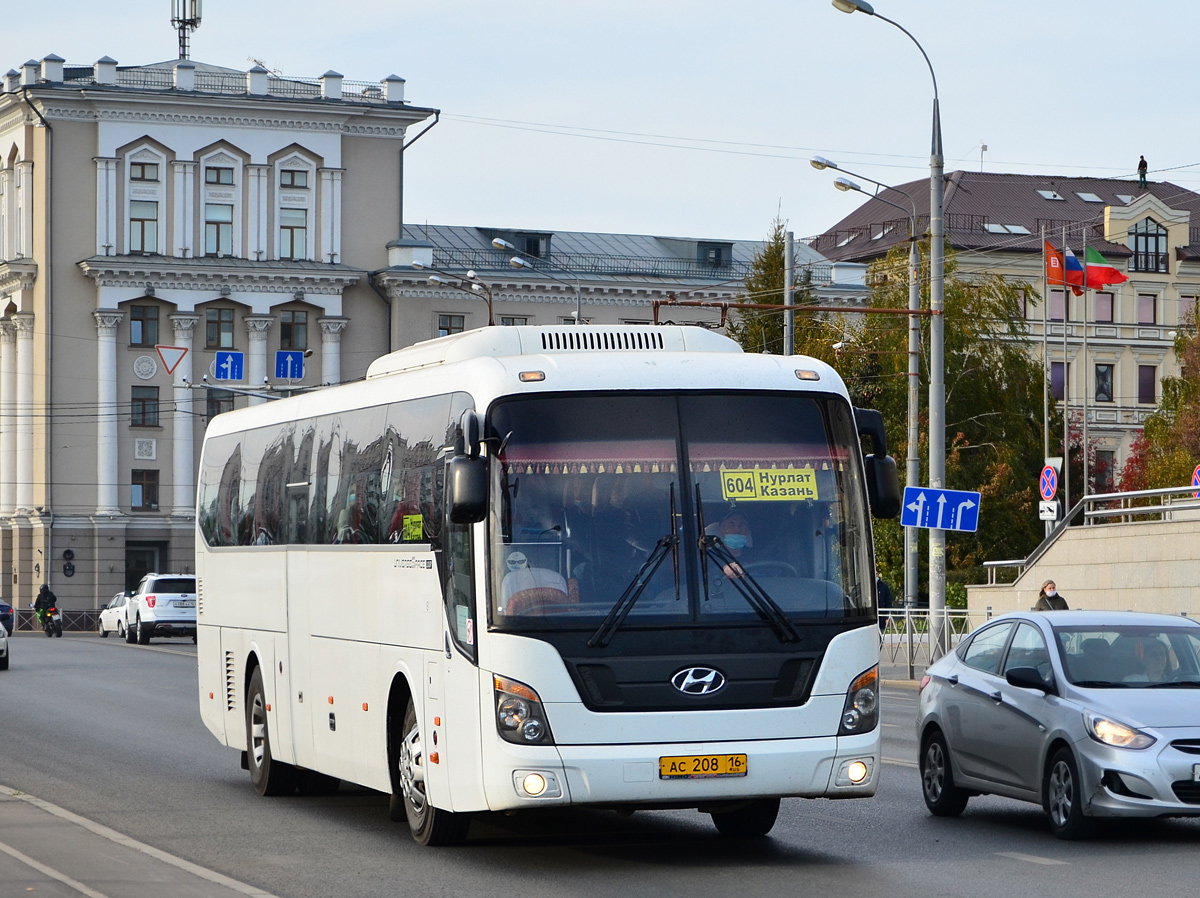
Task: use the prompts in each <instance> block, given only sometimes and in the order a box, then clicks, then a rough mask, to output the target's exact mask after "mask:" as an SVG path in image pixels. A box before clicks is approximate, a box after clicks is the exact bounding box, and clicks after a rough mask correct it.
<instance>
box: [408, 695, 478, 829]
mask: <svg viewBox="0 0 1200 898" xmlns="http://www.w3.org/2000/svg"><path fill="white" fill-rule="evenodd" d="M393 745H395V746H396V750H395V754H396V758H395V764H396V766H395V768H394V770H395V781H396V787H397V789H396V791H397V793H398V794H393V795H392V798H391V802H390V805H389V808H388V816H389V817H391V818H392V819H393V820H396V818H397V817H398V816H399V811H400V806H402V807H403V813H404V819H406V820H407V821H408V828H409V829H410V830H411V831H412V836H413V838H414V839H415V840H416V841H417V843H418V844H420V845H461V844H462V843H463V842H464V841H465V840H466V838H467V830H468V829H469V828H470V826H471V817H470V815H469V814H455V813H452V812H451V811H444V810H442V809H441V808H435V807H434V806H433V805H432V804H430V803H429V799H428V797H427V795H426V792H425V771H426V763H425V762H426V758H425V746H424V741H423V739H422V736H421V727H420V725H419V724H418V723H417V709H416V707H415V706H414V705H413V702H412V699H411V698H410V699H409V700H408V706H407V707H406V708H405V711H404V723H403V724H402V725H401V727H400V732H399V733H396V734H393Z"/></svg>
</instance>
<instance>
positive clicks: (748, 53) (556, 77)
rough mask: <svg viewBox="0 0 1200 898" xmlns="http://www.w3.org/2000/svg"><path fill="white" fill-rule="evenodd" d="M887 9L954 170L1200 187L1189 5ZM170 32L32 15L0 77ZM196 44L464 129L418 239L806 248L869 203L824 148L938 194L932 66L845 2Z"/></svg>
mask: <svg viewBox="0 0 1200 898" xmlns="http://www.w3.org/2000/svg"><path fill="white" fill-rule="evenodd" d="M874 7H875V10H876V12H877V13H878V14H879V15H882V16H887V17H888V18H890V19H892V20H894V21H895V22H897V23H899V24H900V25H902V26H903V27H904V28H905V29H907V30H908V31H909V32H911V34H912V35H913V36H914V37H915V38H916V39H917V40H918V41H920V43H921V46H922V47H923V48H924V50H925V52H926V53H927V54H928V56H929V59H930V61H931V62H932V64H933V67H934V71H935V72H936V75H937V83H938V91H939V96H940V105H941V114H942V131H943V143H944V151H945V158H946V170H947V171H953V170H955V169H966V170H972V171H978V170H979V169H980V166H981V164H982V167H983V169H984V170H985V171H990V172H1013V173H1018V174H1054V175H1065V176H1071V175H1076V176H1090V177H1132V176H1133V173H1134V170H1135V168H1136V166H1137V160H1138V156H1139V155H1142V154H1144V155H1145V156H1146V159H1147V161H1148V163H1149V166H1150V172H1151V174H1150V177H1151V179H1152V180H1169V181H1172V182H1174V183H1176V184H1179V185H1182V186H1184V187H1188V188H1190V189H1193V190H1200V115H1197V114H1196V110H1195V107H1194V100H1193V97H1194V93H1193V90H1194V85H1195V73H1196V71H1197V70H1198V69H1200V63H1197V61H1196V58H1195V54H1194V36H1195V34H1196V33H1197V26H1198V25H1200V7H1197V6H1196V5H1195V4H1194V3H1192V2H1190V0H1166V2H1165V3H1162V4H1159V5H1157V6H1152V5H1149V4H1137V3H1129V2H1128V0H1126V2H1122V3H1117V2H1115V0H1059V2H1050V0H957V2H950V0H877V2H875V3H874ZM170 17H171V3H170V0H120V2H119V3H116V4H109V5H107V6H105V5H100V4H96V3H94V2H90V3H84V2H82V0H54V2H53V3H42V4H36V5H31V6H26V7H23V9H22V12H21V15H20V16H9V17H7V20H6V22H5V27H4V30H3V33H2V35H0V48H3V50H4V56H5V57H7V58H5V59H0V65H2V66H3V68H2V69H0V70H7V69H9V68H19V67H20V65H21V63H23V62H24V61H25V60H27V59H31V58H32V59H41V58H42V57H44V56H46V55H48V54H50V53H57V54H58V55H59V56H62V57H64V58H65V59H66V60H67V62H68V64H84V65H86V64H90V63H92V62H94V61H95V60H96V59H98V58H100V57H102V56H105V55H108V56H111V57H113V58H114V59H116V60H117V61H118V62H119V63H120V64H122V65H135V64H147V63H152V62H161V61H164V60H169V59H174V58H175V57H176V55H177V45H178V38H177V35H176V32H175V31H174V29H173V28H172V26H171V24H170ZM191 44H192V52H191V57H192V59H194V60H197V61H201V62H206V63H212V64H215V65H223V66H229V67H232V68H237V69H242V70H245V69H248V68H250V67H251V66H252V65H254V61H261V62H263V63H264V64H265V65H266V66H267V67H268V68H270V69H272V70H277V71H279V72H281V73H282V74H285V75H290V76H306V77H318V76H320V75H322V74H323V73H325V72H326V71H328V70H330V69H333V70H336V71H338V72H340V73H341V74H342V75H343V76H345V78H346V79H347V80H350V81H377V80H380V79H383V78H385V77H387V76H388V75H390V74H397V75H400V76H401V77H403V78H404V79H405V80H406V82H407V83H406V99H407V100H408V101H409V102H411V103H413V104H414V105H419V106H428V107H433V108H436V109H440V110H441V111H442V115H441V120H440V122H439V123H438V124H437V126H436V127H434V128H433V129H432V130H431V131H430V132H429V133H428V134H426V135H425V136H423V137H422V138H421V140H420V141H419V142H417V143H416V144H415V145H414V146H412V147H411V149H410V150H409V151H408V152H407V153H406V155H405V177H406V183H405V209H404V217H405V221H406V222H409V223H414V224H421V223H424V222H428V223H431V224H447V225H473V226H481V227H495V228H515V229H530V230H544V231H555V230H582V231H608V232H618V233H636V234H655V235H661V236H674V237H703V238H710V239H735V240H755V239H762V238H764V237H766V236H767V235H768V234H769V232H770V231H771V225H772V222H773V220H774V219H775V218H776V216H779V217H780V218H782V219H783V220H784V221H785V222H786V223H787V226H788V228H789V229H790V230H792V231H794V232H795V234H796V236H797V237H798V238H801V237H805V236H809V235H814V234H818V233H820V232H822V231H824V230H826V229H828V228H830V227H831V226H832V225H833V224H835V223H836V222H837V221H838V220H840V219H841V218H842V217H844V216H845V215H847V214H849V213H850V212H851V211H852V210H853V209H854V208H856V207H857V206H858V205H859V203H860V202H861V201H862V200H863V197H861V196H856V195H855V194H845V193H841V192H838V191H837V190H835V189H834V187H833V179H834V177H835V173H831V172H829V171H823V172H819V171H816V170H815V169H813V168H812V167H811V166H810V165H809V162H808V160H809V159H810V158H811V157H812V156H813V155H821V156H825V157H827V158H830V159H832V160H835V161H836V162H838V164H839V165H840V166H842V167H843V168H844V169H848V170H850V171H852V172H854V173H855V174H858V175H861V176H865V177H869V178H873V179H874V180H876V181H881V182H884V183H890V184H899V183H903V182H905V181H912V180H918V179H922V178H925V179H927V178H928V176H929V147H930V132H931V119H932V107H933V82H932V80H931V78H930V73H929V69H928V68H927V67H926V64H925V61H924V59H923V58H922V56H921V53H920V51H919V50H918V48H917V46H916V45H914V44H913V43H912V41H910V39H909V38H908V37H907V36H905V34H904V33H903V32H902V31H900V30H899V29H897V28H896V27H894V26H893V25H891V24H889V23H888V22H886V21H883V20H882V19H880V18H878V16H876V17H870V16H866V15H863V14H862V13H854V14H852V15H847V14H844V13H842V12H839V11H838V10H836V9H835V8H834V7H833V6H832V5H831V4H830V2H829V0H788V2H785V0H742V2H740V3H731V2H728V0H722V2H717V0H603V2H599V0H568V2H562V0H557V2H551V0H509V2H507V3H496V2H487V0H426V2H416V0H338V2H336V3H334V2H330V0H287V2H282V0H270V2H266V0H238V2H233V0H205V2H204V4H203V21H202V23H201V25H200V27H199V29H198V30H197V31H196V32H195V33H194V34H193V35H192V37H191ZM981 144H986V146H987V150H986V152H982V153H981ZM860 183H863V186H868V185H867V184H866V183H865V182H860ZM390 236H394V235H390Z"/></svg>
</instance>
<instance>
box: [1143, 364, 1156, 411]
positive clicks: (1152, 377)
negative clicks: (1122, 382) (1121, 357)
mask: <svg viewBox="0 0 1200 898" xmlns="http://www.w3.org/2000/svg"><path fill="white" fill-rule="evenodd" d="M1157 374H1158V370H1157V369H1156V368H1155V367H1154V366H1153V365H1138V402H1139V403H1140V404H1142V405H1154V403H1155V402H1157V401H1158V400H1157V396H1158V389H1157V386H1158V378H1157V377H1156V375H1157Z"/></svg>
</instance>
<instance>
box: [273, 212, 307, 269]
mask: <svg viewBox="0 0 1200 898" xmlns="http://www.w3.org/2000/svg"><path fill="white" fill-rule="evenodd" d="M279 258H281V259H307V258H308V211H307V210H305V209H280V210H279Z"/></svg>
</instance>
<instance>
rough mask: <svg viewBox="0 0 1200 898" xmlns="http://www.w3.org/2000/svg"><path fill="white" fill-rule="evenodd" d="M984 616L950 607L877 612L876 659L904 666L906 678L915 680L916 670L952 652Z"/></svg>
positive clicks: (886, 663)
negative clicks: (939, 609) (877, 642)
mask: <svg viewBox="0 0 1200 898" xmlns="http://www.w3.org/2000/svg"><path fill="white" fill-rule="evenodd" d="M988 617H989V615H986V614H972V613H971V612H969V611H964V610H958V609H951V608H947V609H946V610H945V611H940V612H930V611H928V610H926V609H914V608H884V609H881V610H880V612H879V632H880V639H881V641H882V643H881V645H880V649H879V660H880V662H881V663H882V664H885V665H892V666H895V665H903V666H906V667H907V668H908V679H910V680H912V679H916V673H917V670H918V668H920V669H924V668H926V667H928V666H929V665H930V664H932V663H933V662H934V661H936V660H937V659H938V658H940V657H942V655H944V654H946V653H947V652H952V651H954V649H955V648H956V647H957V646H958V644H959V642H961V641H962V638H963V637H964V636H966V635H967V634H968V633H970V632H971V631H972V630H974V629H975V628H976V627H978V626H980V625H981V624H983V623H984V622H985V621H986V620H987V618H988ZM939 632H940V634H941V638H940V639H939V638H938V635H939Z"/></svg>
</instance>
